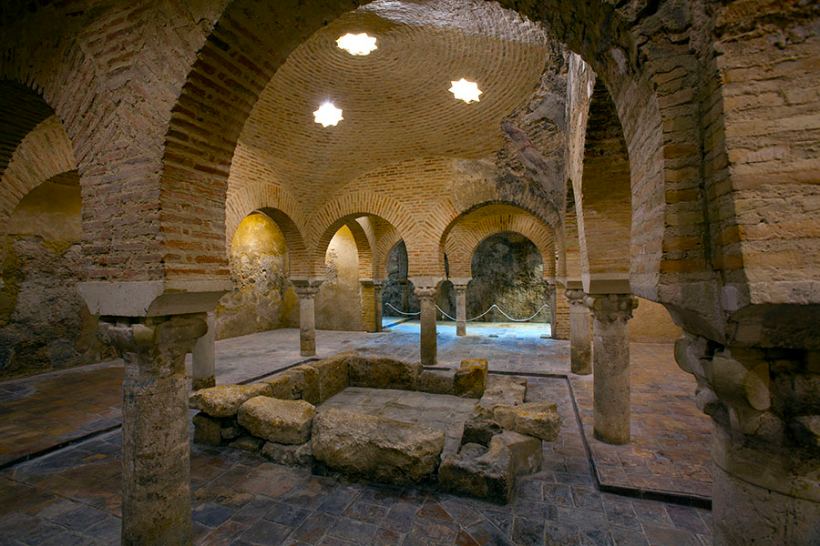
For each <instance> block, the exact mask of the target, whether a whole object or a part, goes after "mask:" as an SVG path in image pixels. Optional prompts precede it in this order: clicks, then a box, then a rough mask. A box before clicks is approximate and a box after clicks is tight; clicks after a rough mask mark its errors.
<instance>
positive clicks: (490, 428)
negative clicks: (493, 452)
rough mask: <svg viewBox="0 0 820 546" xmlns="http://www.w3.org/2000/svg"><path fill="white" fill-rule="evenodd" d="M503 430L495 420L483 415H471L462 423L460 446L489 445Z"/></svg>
mask: <svg viewBox="0 0 820 546" xmlns="http://www.w3.org/2000/svg"><path fill="white" fill-rule="evenodd" d="M502 432H503V429H502V428H501V425H499V424H498V423H496V422H495V420H493V419H491V418H489V417H485V416H483V415H478V414H473V415H471V416H470V418H469V419H467V421H465V422H464V433H463V434H462V435H461V445H465V444H480V445H483V446H485V447H487V446H489V445H490V440H491V439H492V438H493V436H495V435H496V434H501V433H502Z"/></svg>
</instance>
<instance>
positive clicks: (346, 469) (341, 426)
mask: <svg viewBox="0 0 820 546" xmlns="http://www.w3.org/2000/svg"><path fill="white" fill-rule="evenodd" d="M311 447H312V450H313V457H314V459H315V460H316V461H318V462H321V463H323V464H324V465H325V466H327V467H328V468H330V469H333V470H337V471H340V472H342V473H345V474H347V475H350V476H354V477H362V478H367V479H369V480H374V481H378V482H383V483H393V484H407V483H418V482H421V481H423V480H426V479H428V478H430V477H432V476H433V475H434V474H435V471H436V468H437V467H438V464H439V458H440V455H441V452H442V449H443V448H444V433H443V432H438V431H435V430H432V429H429V428H427V427H423V426H419V425H413V424H409V423H403V422H401V421H396V420H393V419H387V418H384V417H378V416H373V415H364V414H361V413H355V412H351V411H346V410H338V409H329V410H326V411H321V412H319V414H318V415H317V416H316V418H315V419H314V420H313V433H312V438H311Z"/></svg>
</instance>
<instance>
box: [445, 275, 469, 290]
mask: <svg viewBox="0 0 820 546" xmlns="http://www.w3.org/2000/svg"><path fill="white" fill-rule="evenodd" d="M472 280H473V278H472V277H450V282H451V283H453V288H455V289H456V290H466V289H467V285H468V284H470V281H472Z"/></svg>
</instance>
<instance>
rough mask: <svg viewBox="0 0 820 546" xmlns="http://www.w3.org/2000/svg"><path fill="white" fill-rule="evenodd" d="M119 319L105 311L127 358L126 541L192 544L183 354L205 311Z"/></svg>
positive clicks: (104, 331)
mask: <svg viewBox="0 0 820 546" xmlns="http://www.w3.org/2000/svg"><path fill="white" fill-rule="evenodd" d="M114 320H119V319H110V322H109V319H106V318H103V320H102V322H101V323H100V336H101V338H102V340H103V341H104V342H106V343H108V344H110V345H112V346H114V347H115V348H116V350H117V352H118V353H119V354H120V356H121V357H122V359H123V361H124V362H125V378H124V379H123V386H122V390H123V404H122V474H123V493H122V543H123V544H125V545H130V544H134V545H136V544H140V545H142V544H190V543H191V539H192V536H191V480H190V448H189V438H188V421H189V418H188V381H187V377H186V374H185V355H186V354H187V353H189V352H191V351H192V350H193V348H194V344H195V343H196V340H197V339H198V338H200V337H201V336H202V335H204V334H205V332H206V329H207V323H206V315H205V314H204V313H198V314H192V315H177V316H170V317H149V318H141V319H122V320H120V321H119V322H114Z"/></svg>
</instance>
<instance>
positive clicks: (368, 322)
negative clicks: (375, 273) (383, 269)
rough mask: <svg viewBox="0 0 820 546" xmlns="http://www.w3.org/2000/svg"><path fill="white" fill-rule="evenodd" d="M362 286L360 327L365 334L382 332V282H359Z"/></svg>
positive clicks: (367, 280) (368, 280)
mask: <svg viewBox="0 0 820 546" xmlns="http://www.w3.org/2000/svg"><path fill="white" fill-rule="evenodd" d="M359 283H360V284H361V286H362V326H363V327H364V329H365V331H367V332H381V331H382V284H383V283H382V281H374V280H370V279H366V280H362V281H359Z"/></svg>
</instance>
